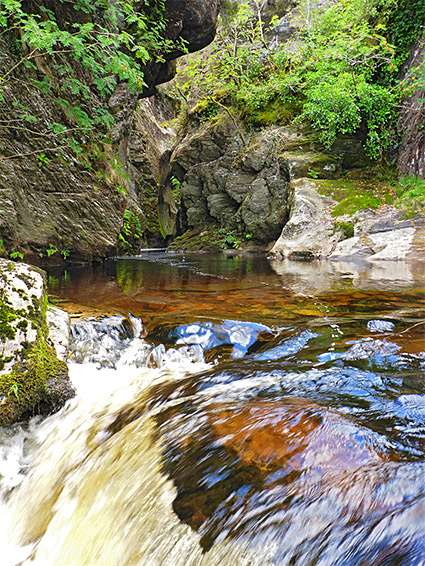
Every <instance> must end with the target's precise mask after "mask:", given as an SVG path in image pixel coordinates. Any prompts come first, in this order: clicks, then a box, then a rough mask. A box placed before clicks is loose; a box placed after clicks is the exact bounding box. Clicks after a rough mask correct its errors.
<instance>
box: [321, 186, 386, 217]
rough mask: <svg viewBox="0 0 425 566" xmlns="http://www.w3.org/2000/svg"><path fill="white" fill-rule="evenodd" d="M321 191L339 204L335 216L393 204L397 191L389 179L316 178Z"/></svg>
mask: <svg viewBox="0 0 425 566" xmlns="http://www.w3.org/2000/svg"><path fill="white" fill-rule="evenodd" d="M315 183H316V186H317V187H318V190H319V193H320V194H321V195H323V196H327V197H330V198H331V199H332V200H334V201H336V202H337V203H338V204H337V205H336V206H335V207H334V209H333V211H332V216H333V217H334V218H336V217H338V216H342V215H344V214H348V215H351V216H352V215H353V214H355V213H356V212H357V211H358V210H366V209H368V208H372V209H377V208H379V207H380V206H382V205H384V204H393V203H394V199H395V191H394V187H393V186H392V184H391V182H390V181H389V180H386V181H377V180H375V181H369V180H368V179H358V180H340V179H336V180H323V179H321V180H317V181H316V180H315Z"/></svg>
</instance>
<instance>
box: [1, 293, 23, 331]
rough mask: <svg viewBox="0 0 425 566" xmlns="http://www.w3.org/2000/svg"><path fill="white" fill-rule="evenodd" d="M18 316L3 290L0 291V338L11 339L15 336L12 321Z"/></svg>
mask: <svg viewBox="0 0 425 566" xmlns="http://www.w3.org/2000/svg"><path fill="white" fill-rule="evenodd" d="M18 318H19V315H18V314H17V313H16V311H15V310H14V309H13V308H12V307H11V306H10V302H9V300H8V299H7V297H6V296H5V293H4V290H2V291H1V293H0V340H1V341H2V342H5V341H6V340H7V339H9V340H13V339H14V338H15V336H16V328H15V325H13V324H12V323H13V322H14V321H15V320H17V319H18Z"/></svg>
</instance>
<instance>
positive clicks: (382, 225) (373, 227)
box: [270, 178, 425, 262]
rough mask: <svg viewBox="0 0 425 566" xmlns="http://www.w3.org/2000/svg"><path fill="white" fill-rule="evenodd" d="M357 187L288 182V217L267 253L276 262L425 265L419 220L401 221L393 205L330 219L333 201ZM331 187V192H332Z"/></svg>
mask: <svg viewBox="0 0 425 566" xmlns="http://www.w3.org/2000/svg"><path fill="white" fill-rule="evenodd" d="M353 188H354V189H355V188H356V182H355V181H351V182H350V181H341V180H338V179H336V180H334V181H324V180H313V179H305V178H302V179H296V180H294V181H291V198H290V202H289V206H290V216H289V220H288V222H287V224H286V225H285V226H284V228H283V230H282V233H281V235H280V237H279V238H278V240H277V241H276V243H275V245H274V246H273V248H272V249H271V251H270V257H271V258H274V259H285V258H288V259H295V260H312V259H323V258H329V259H332V260H337V259H338V260H344V261H352V260H355V261H368V262H371V261H399V260H416V261H423V258H424V257H425V230H424V224H423V219H422V218H420V217H419V216H418V217H416V218H410V219H406V218H403V213H402V212H401V211H400V210H398V209H396V208H394V207H391V206H384V205H383V206H382V207H380V208H379V209H376V210H372V209H367V210H359V211H358V212H356V213H355V214H353V215H349V214H344V215H342V216H334V215H333V214H332V211H333V208H334V207H335V205H336V204H337V197H340V198H341V197H342V195H343V194H344V192H345V191H352V190H353ZM330 189H331V190H330Z"/></svg>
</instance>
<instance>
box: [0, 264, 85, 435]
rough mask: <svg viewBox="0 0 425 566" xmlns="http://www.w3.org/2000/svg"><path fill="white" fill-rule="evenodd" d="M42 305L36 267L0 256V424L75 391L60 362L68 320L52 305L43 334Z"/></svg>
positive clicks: (54, 406) (55, 405)
mask: <svg viewBox="0 0 425 566" xmlns="http://www.w3.org/2000/svg"><path fill="white" fill-rule="evenodd" d="M46 308H47V306H46V295H45V287H44V276H43V274H42V272H40V271H38V270H36V269H34V268H31V267H29V266H27V265H25V264H23V263H13V262H10V261H6V260H0V365H1V371H0V426H3V425H7V424H10V423H12V422H16V421H17V420H19V419H20V418H21V417H23V416H29V415H33V414H36V413H44V414H47V413H49V412H52V411H55V410H58V409H59V408H61V407H62V406H63V404H64V403H65V401H66V400H67V399H69V398H71V397H73V396H74V395H75V391H74V388H73V387H72V385H71V382H70V381H69V378H68V367H67V365H66V363H65V361H64V359H65V358H66V351H67V336H68V333H69V320H68V319H67V315H66V314H65V313H58V312H57V311H59V309H55V311H56V312H54V313H50V314H49V315H48V317H49V319H50V320H51V321H52V319H53V318H54V319H55V321H56V324H55V326H56V330H55V331H54V330H53V331H52V333H49V328H48V325H47V321H46ZM59 315H60V316H59ZM52 338H53V339H52ZM56 348H57V349H56ZM56 352H58V353H59V356H60V359H59V357H58V355H57V353H56Z"/></svg>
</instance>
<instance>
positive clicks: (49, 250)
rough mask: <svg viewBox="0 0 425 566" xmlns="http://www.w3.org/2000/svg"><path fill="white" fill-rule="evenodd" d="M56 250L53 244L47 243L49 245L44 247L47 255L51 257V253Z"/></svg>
mask: <svg viewBox="0 0 425 566" xmlns="http://www.w3.org/2000/svg"><path fill="white" fill-rule="evenodd" d="M57 251H58V248H57V247H56V246H54V245H53V244H49V247H48V248H47V249H46V254H47V257H51V256H52V255H54V254H55V253H57Z"/></svg>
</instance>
